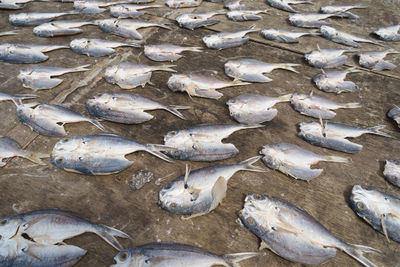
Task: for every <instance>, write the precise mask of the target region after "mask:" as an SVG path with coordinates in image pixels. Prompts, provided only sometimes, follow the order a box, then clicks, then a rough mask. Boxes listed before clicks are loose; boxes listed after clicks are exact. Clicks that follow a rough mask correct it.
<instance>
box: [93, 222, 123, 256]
mask: <svg viewBox="0 0 400 267" xmlns="http://www.w3.org/2000/svg"><path fill="white" fill-rule="evenodd" d="M96 234H97V235H99V236H100V237H101V238H103V239H104V241H106V242H107V243H108V244H110V245H111V246H113V247H114V248H115V249H117V250H122V249H124V248H123V247H122V246H121V244H120V243H119V242H118V240H117V239H116V238H115V237H121V238H129V239H131V237H130V236H129V235H127V234H125V233H124V232H122V231H120V230H117V229H115V228H112V227H109V226H106V225H103V224H99V225H98V227H97V228H96Z"/></svg>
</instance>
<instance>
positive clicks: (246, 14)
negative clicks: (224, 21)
mask: <svg viewBox="0 0 400 267" xmlns="http://www.w3.org/2000/svg"><path fill="white" fill-rule="evenodd" d="M260 13H264V14H267V13H268V10H267V9H265V10H232V11H229V12H228V13H226V16H227V17H228V18H229V19H230V20H233V21H247V20H259V19H261V18H262V17H261V16H260V15H258V14H260Z"/></svg>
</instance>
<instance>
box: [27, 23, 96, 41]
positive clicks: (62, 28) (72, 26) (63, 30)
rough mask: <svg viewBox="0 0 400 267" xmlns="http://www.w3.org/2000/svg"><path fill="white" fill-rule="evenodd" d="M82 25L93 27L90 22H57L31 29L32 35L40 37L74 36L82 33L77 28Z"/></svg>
mask: <svg viewBox="0 0 400 267" xmlns="http://www.w3.org/2000/svg"><path fill="white" fill-rule="evenodd" d="M84 25H94V23H93V22H91V21H69V20H57V21H52V22H48V23H44V24H41V25H39V26H36V27H35V28H33V34H35V35H36V36H40V37H54V36H63V35H75V34H79V33H82V32H83V30H82V29H79V27H82V26H84Z"/></svg>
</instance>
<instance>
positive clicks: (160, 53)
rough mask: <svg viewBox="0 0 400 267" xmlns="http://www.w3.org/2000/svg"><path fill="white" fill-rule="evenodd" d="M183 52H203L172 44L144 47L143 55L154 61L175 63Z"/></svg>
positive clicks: (197, 48) (200, 49)
mask: <svg viewBox="0 0 400 267" xmlns="http://www.w3.org/2000/svg"><path fill="white" fill-rule="evenodd" d="M184 51H190V52H203V50H202V48H201V47H190V46H178V45H173V44H159V45H145V46H144V54H145V55H146V57H148V58H150V59H151V60H154V61H171V62H172V61H176V60H178V59H180V58H181V57H183V56H182V55H180V53H182V52H184Z"/></svg>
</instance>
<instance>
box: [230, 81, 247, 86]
mask: <svg viewBox="0 0 400 267" xmlns="http://www.w3.org/2000/svg"><path fill="white" fill-rule="evenodd" d="M232 84H233V85H234V86H239V85H249V84H251V83H248V82H243V81H240V80H234V81H233V82H232Z"/></svg>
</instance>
